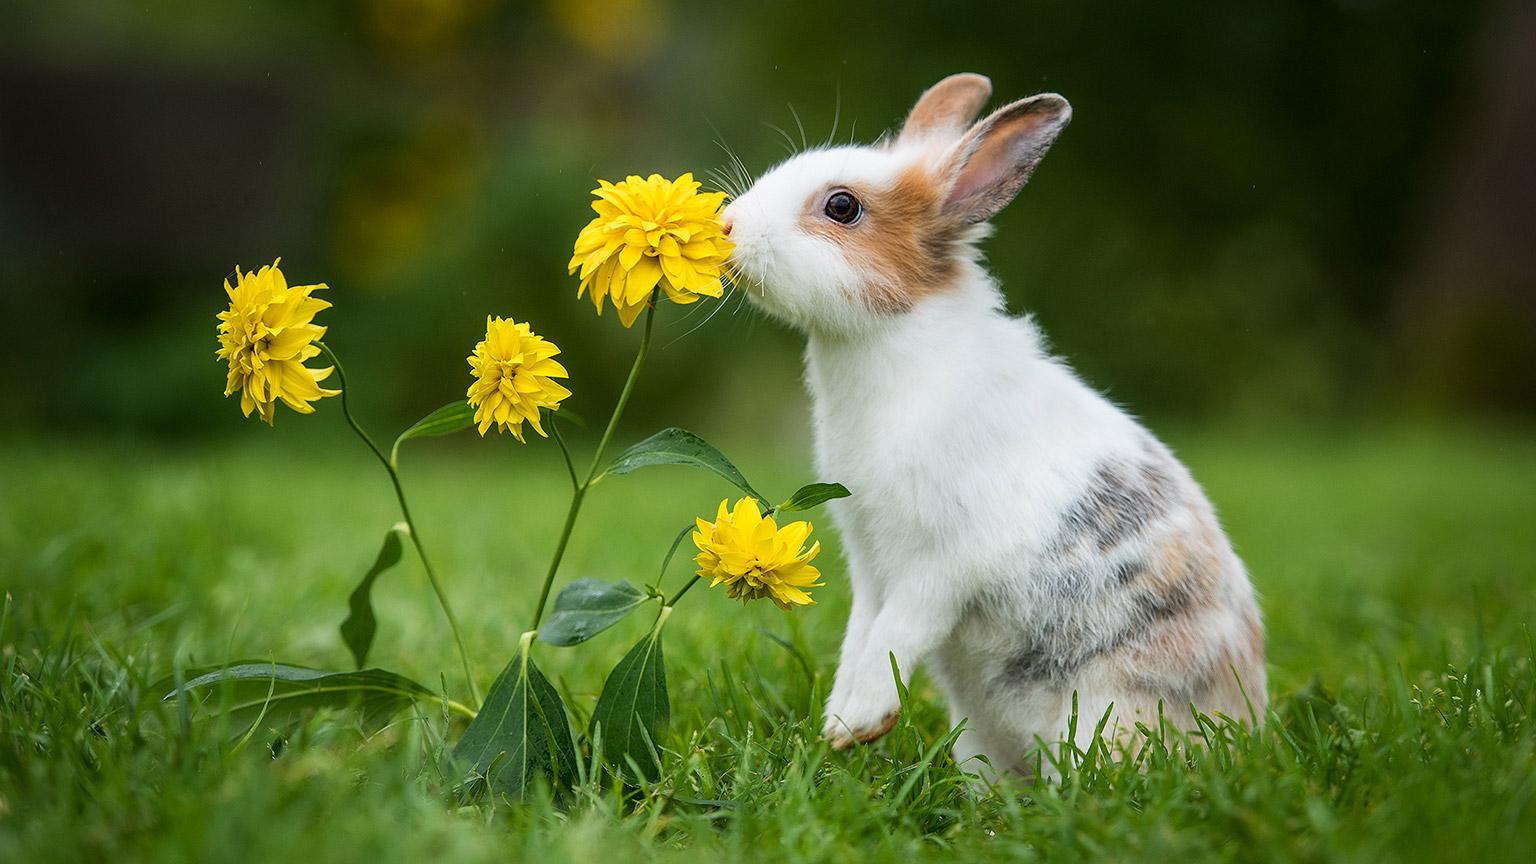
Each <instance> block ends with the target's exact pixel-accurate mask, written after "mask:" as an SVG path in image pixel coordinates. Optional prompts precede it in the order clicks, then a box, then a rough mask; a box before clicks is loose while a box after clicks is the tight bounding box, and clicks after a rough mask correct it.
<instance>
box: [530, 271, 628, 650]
mask: <svg viewBox="0 0 1536 864" xmlns="http://www.w3.org/2000/svg"><path fill="white" fill-rule="evenodd" d="M656 306H657V301H656V298H655V296H654V295H653V296H652V298H651V303H650V305H649V306H647V307H646V310H645V329H644V330H643V331H642V332H641V334H640V350H639V351H638V352H637V353H636V354H635V365H633V366H631V367H630V369H629V378H628V379H627V380H626V381H625V382H624V389H623V390H621V391H619V401H618V402H617V403H615V404H614V406H613V415H612V416H610V417H609V418H608V428H606V429H604V430H603V437H602V439H601V440H599V441H598V442H597V452H596V453H593V454H592V465H591V467H589V468H588V469H587V479H586V480H584V481H582V482H581V483H576V488H575V489H574V490H573V491H572V492H571V507H570V509H569V510H568V511H566V514H565V527H564V528H562V529H561V530H560V541H559V542H558V543H556V544H555V554H554V557H553V558H551V559H550V562H549V572H548V573H546V574H544V587H543V588H541V589H540V590H539V605H538V606H537V607H535V608H534V610H533V624H532V625H530V626H529V627H528V629H529V630H538V629H539V622H540V621H543V620H544V606H545V604H546V603H548V602H549V589H550V587H552V586H553V585H554V584H555V574H556V573H558V572H559V571H560V559H561V558H563V557H565V547H566V545H567V544H568V543H570V540H571V531H572V529H574V528H575V527H576V515H577V514H578V513H580V512H581V502H582V501H583V500H585V499H586V497H587V490H588V489H590V488H592V484H593V483H595V482H596V481H597V479H598V477H599V468H601V466H602V464H603V454H604V453H605V452H606V451H607V450H608V443H609V442H610V441H612V440H613V432H614V430H615V429H617V428H619V418H620V417H622V416H623V415H624V406H625V405H628V404H629V396H630V394H631V393H633V392H634V390H635V382H636V381H638V380H639V379H640V367H641V366H643V365H645V355H646V354H647V353H648V352H649V351H650V348H651V325H652V324H653V323H654V322H655V320H656ZM550 426H551V428H553V426H554V420H553V418H551V420H550ZM560 448H561V449H562V450H564V449H565V442H564V441H561V442H560ZM567 462H569V454H567ZM575 481H576V474H575V471H574V470H573V471H572V472H571V482H573V483H575Z"/></svg>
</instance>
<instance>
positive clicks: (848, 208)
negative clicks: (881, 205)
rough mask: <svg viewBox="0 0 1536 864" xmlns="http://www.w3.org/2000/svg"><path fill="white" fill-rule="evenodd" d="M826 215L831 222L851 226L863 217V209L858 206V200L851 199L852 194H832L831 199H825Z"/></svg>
mask: <svg viewBox="0 0 1536 864" xmlns="http://www.w3.org/2000/svg"><path fill="white" fill-rule="evenodd" d="M826 214H827V218H828V219H831V220H832V221H833V222H841V223H842V224H844V225H852V224H853V223H855V222H857V221H859V217H860V216H862V215H864V208H863V206H861V205H860V204H859V199H857V198H855V197H853V193H851V192H841V191H840V192H833V193H832V197H831V198H828V199H827V207H826Z"/></svg>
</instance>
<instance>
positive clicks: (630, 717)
mask: <svg viewBox="0 0 1536 864" xmlns="http://www.w3.org/2000/svg"><path fill="white" fill-rule="evenodd" d="M671 613H672V607H670V606H668V607H665V608H663V609H662V610H661V616H660V617H659V618H657V619H656V626H655V627H653V628H651V632H650V633H648V634H647V635H646V637H645V638H644V639H641V640H640V641H639V642H638V643H637V644H636V645H635V647H633V648H631V649H629V653H628V654H625V655H624V659H623V660H620V661H619V665H617V666H615V667H613V671H612V672H610V673H609V674H608V680H607V681H605V682H603V692H602V694H601V695H600V696H598V697H597V707H596V708H594V709H593V711H592V738H593V740H594V741H595V740H598V739H599V738H600V739H601V740H602V742H603V759H604V760H605V761H606V762H607V763H608V764H609V765H610V766H612V767H613V768H614V769H615V770H616V771H618V772H619V773H620V774H624V775H627V776H630V779H631V780H634V781H636V782H638V781H640V780H642V779H643V780H650V781H654V780H656V779H657V778H658V777H660V776H661V754H660V750H659V747H660V743H661V741H662V740H663V739H664V738H665V737H666V733H667V725H668V724H669V723H670V722H671V720H672V703H671V700H670V699H668V697H667V670H666V665H665V663H664V662H663V659H662V654H661V625H663V624H665V623H666V621H667V616H668V615H670V614H671ZM599 729H601V732H599ZM634 770H638V771H640V773H641V775H642V776H641V777H633V776H632V772H633V771H634Z"/></svg>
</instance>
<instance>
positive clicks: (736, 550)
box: [693, 498, 822, 609]
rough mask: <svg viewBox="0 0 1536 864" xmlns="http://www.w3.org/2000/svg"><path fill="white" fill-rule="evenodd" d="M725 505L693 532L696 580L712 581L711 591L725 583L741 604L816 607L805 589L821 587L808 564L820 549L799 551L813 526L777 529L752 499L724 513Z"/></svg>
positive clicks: (793, 524) (792, 525) (818, 573)
mask: <svg viewBox="0 0 1536 864" xmlns="http://www.w3.org/2000/svg"><path fill="white" fill-rule="evenodd" d="M728 503H729V502H728V501H721V502H720V510H719V512H718V513H717V514H716V515H715V521H714V522H705V521H704V520H703V519H699V520H698V530H696V531H694V532H693V543H694V545H695V546H697V547H699V554H698V555H697V556H696V557H695V558H694V559H693V560H694V563H695V564H698V565H699V576H700V577H701V578H705V579H710V580H712V581H711V582H710V583H709V585H710V587H711V588H713V587H714V586H716V585H719V584H721V583H724V584H725V586H726V593H727V594H729V595H730V596H731V598H732V599H736V600H740V601H742V602H743V603H745V602H747V601H748V600H758V599H761V598H764V597H766V598H768V599H770V600H772V601H773V602H774V603H776V604H778V607H779V608H780V609H789V608H792V607H793V606H796V605H802V606H803V605H814V604H815V602H816V601H815V600H812V599H811V595H810V594H809V593H807V592H806V590H805V589H807V588H817V587H820V586H821V584H822V583H820V582H817V581H816V580H817V579H818V578H820V577H821V571H819V570H817V569H816V568H815V567H813V566H811V563H810V562H811V559H812V558H815V557H816V553H818V552H820V551H821V544H820V543H815V544H813V545H812V546H811V548H810V549H809V550H806V549H805V548H803V547H804V546H805V541H806V538H808V537H810V534H811V523H809V522H791V523H790V524H788V525H785V526H784V527H783V528H780V527H779V526H778V525H777V524H775V523H774V521H773V519H772V517H767V516H763V515H762V513H761V512H759V510H758V507H757V501H755V500H753V499H751V498H743V499H741V500H740V501H737V502H736V508H735V509H734V510H730V509H727V506H726V505H727V504H728Z"/></svg>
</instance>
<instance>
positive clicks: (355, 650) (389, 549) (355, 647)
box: [340, 522, 411, 669]
mask: <svg viewBox="0 0 1536 864" xmlns="http://www.w3.org/2000/svg"><path fill="white" fill-rule="evenodd" d="M410 530H411V529H410V526H408V525H406V524H405V523H404V522H397V523H395V526H394V527H393V528H391V529H389V532H388V533H386V534H385V535H384V545H382V546H380V547H379V555H378V557H377V558H375V559H373V566H372V567H370V568H368V572H367V573H365V574H363V581H361V582H359V583H357V587H356V588H354V589H352V596H351V597H348V598H347V605H348V606H349V607H350V608H351V611H350V612H349V613H348V614H347V620H345V621H343V622H341V628H340V629H341V639H342V641H343V642H346V643H347V650H349V651H351V652H352V659H353V660H356V661H357V668H359V669H361V668H363V664H365V663H366V662H367V661H368V649H369V648H371V647H372V646H373V634H374V632H375V631H376V630H377V629H378V621H377V620H376V619H375V618H374V617H373V580H375V579H377V578H379V574H380V573H383V572H384V571H385V570H388V569H389V568H391V567H393V566H395V565H396V564H399V563H400V548H401V543H402V542H403V541H404V539H405V538H406V537H407V536H409V534H410Z"/></svg>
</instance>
